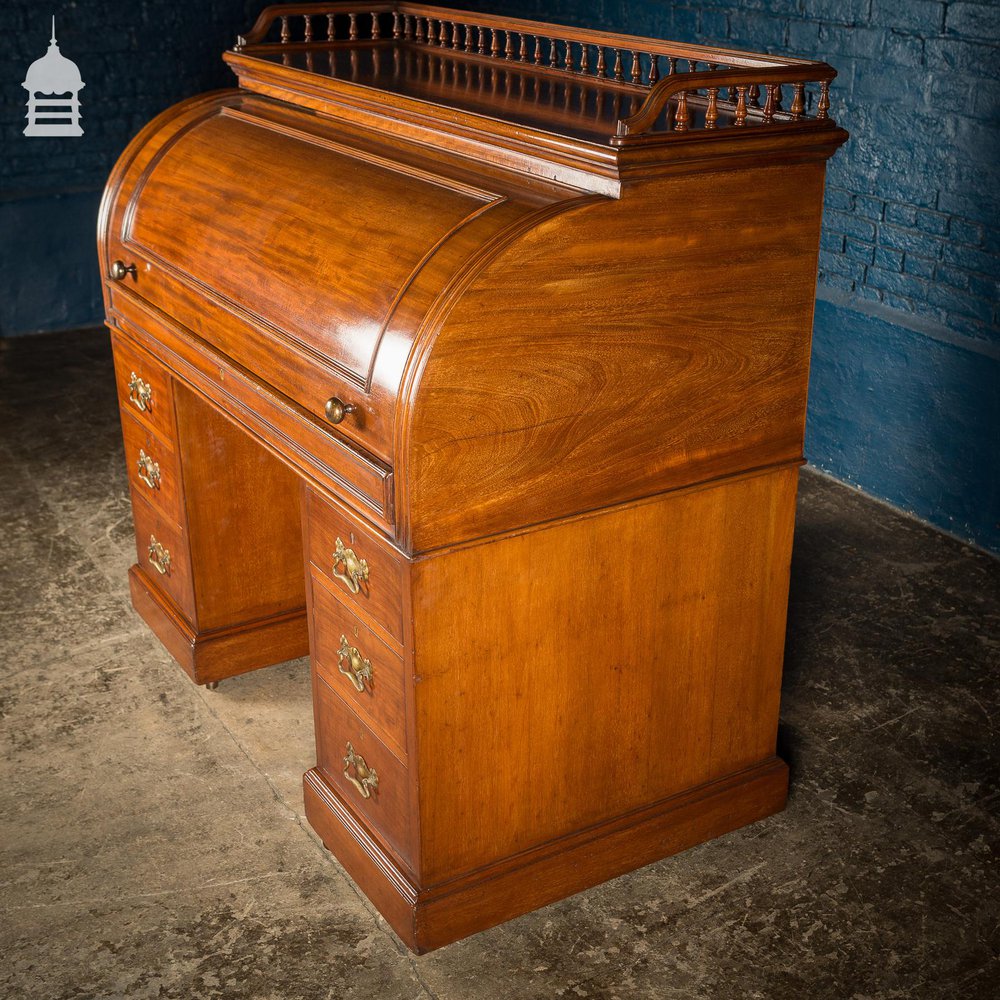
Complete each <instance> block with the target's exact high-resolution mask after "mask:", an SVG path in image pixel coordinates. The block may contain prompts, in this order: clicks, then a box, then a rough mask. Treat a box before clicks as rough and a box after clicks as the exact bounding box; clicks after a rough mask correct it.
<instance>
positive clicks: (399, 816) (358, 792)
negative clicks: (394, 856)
mask: <svg viewBox="0 0 1000 1000" xmlns="http://www.w3.org/2000/svg"><path fill="white" fill-rule="evenodd" d="M313 693H314V697H313V708H314V711H315V714H316V757H317V762H318V764H319V769H320V771H321V773H322V774H323V776H324V778H325V779H326V781H327V782H328V784H329V785H330V787H331V788H334V789H335V790H336V791H337V792H338V793H339V795H340V797H341V798H342V799H343V800H344V801H345V802H346V803H347V805H348V806H349V807H350V808H351V809H352V810H353V811H354V813H355V814H356V815H357V816H358V817H359V818H360V819H361V820H362V821H364V823H365V825H366V826H367V827H368V828H369V829H370V830H371V831H373V832H374V833H376V834H377V835H379V836H380V837H381V838H382V840H383V841H385V843H386V844H388V845H389V846H390V847H393V848H394V849H395V850H396V852H397V853H398V854H399V856H400V857H401V858H403V859H404V860H405V861H407V862H410V861H411V860H412V859H411V857H410V854H411V851H410V808H409V799H410V794H409V771H408V770H407V768H406V766H405V765H404V764H402V763H400V761H399V760H397V758H396V756H395V755H394V754H393V753H392V752H391V751H390V750H389V749H388V747H386V746H385V744H384V743H382V741H381V740H379V738H378V737H377V736H376V735H375V734H374V733H373V732H372V731H371V730H370V729H369V728H368V727H367V726H366V725H365V724H364V722H362V721H361V719H360V718H359V717H358V716H357V715H356V714H355V713H354V712H352V711H351V709H350V708H349V707H348V706H347V704H346V703H345V702H343V701H342V700H341V699H340V698H339V697H338V696H337V695H336V694H335V693H334V691H333V689H332V688H331V687H330V685H329V684H327V682H326V681H325V680H323V678H322V677H320V676H316V677H315V678H314V681H313ZM352 779H353V780H352Z"/></svg>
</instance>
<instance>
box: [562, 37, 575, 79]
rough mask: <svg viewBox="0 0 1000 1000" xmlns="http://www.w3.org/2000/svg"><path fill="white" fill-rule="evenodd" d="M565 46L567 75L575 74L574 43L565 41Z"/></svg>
mask: <svg viewBox="0 0 1000 1000" xmlns="http://www.w3.org/2000/svg"><path fill="white" fill-rule="evenodd" d="M563 45H565V46H566V62H565V68H566V72H567V73H572V72H573V43H572V42H569V41H564V42H563Z"/></svg>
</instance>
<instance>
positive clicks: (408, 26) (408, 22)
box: [403, 14, 413, 42]
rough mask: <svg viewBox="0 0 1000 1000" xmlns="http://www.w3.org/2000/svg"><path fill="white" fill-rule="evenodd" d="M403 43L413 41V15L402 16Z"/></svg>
mask: <svg viewBox="0 0 1000 1000" xmlns="http://www.w3.org/2000/svg"><path fill="white" fill-rule="evenodd" d="M403 41H406V42H412V41H413V15H412V14H404V15H403Z"/></svg>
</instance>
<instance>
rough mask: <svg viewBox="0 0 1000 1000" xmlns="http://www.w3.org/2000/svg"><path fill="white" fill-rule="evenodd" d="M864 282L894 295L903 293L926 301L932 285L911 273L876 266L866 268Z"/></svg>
mask: <svg viewBox="0 0 1000 1000" xmlns="http://www.w3.org/2000/svg"><path fill="white" fill-rule="evenodd" d="M866 283H867V284H869V285H871V286H872V287H873V288H881V289H882V290H883V291H884V292H892V293H893V294H894V295H905V296H906V297H907V298H910V299H922V300H925V301H927V300H928V298H929V293H930V291H931V289H932V288H933V287H934V286H933V285H932V284H931V283H930V282H928V281H924V279H923V278H917V277H915V276H914V275H912V274H899V273H898V272H896V271H883V270H882V269H881V268H878V267H870V268H868V276H867V278H866Z"/></svg>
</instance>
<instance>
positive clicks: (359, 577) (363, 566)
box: [333, 538, 368, 594]
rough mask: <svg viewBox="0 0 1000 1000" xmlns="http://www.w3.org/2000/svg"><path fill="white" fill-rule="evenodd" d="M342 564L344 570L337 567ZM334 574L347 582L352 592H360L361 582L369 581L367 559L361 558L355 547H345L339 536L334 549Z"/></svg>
mask: <svg viewBox="0 0 1000 1000" xmlns="http://www.w3.org/2000/svg"><path fill="white" fill-rule="evenodd" d="M340 565H343V567H344V571H343V572H341V571H340V570H338V569H337V567H338V566H340ZM333 575H334V578H335V579H337V580H340V581H342V582H343V583H344V584H346V585H347V589H348V590H349V591H350V592H351V593H352V594H357V593H360V591H361V584H362V583H367V582H368V563H367V561H366V560H364V559H359V558H358V557H357V554H356V553H355V551H354V549H348V548H345V547H344V543H343V542H342V541H341V540H340V539H339V538H338V539H337V547H336V548H335V549H334V550H333Z"/></svg>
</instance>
